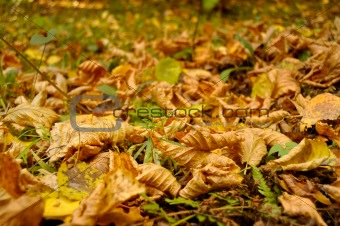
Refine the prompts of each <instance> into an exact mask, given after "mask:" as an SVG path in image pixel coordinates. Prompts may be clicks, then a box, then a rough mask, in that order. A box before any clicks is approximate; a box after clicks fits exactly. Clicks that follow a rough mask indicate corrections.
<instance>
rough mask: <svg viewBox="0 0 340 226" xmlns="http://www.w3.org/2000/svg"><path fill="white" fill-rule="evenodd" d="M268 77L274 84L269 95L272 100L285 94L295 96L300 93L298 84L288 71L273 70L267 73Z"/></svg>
mask: <svg viewBox="0 0 340 226" xmlns="http://www.w3.org/2000/svg"><path fill="white" fill-rule="evenodd" d="M268 76H269V77H270V79H271V81H272V82H273V83H274V89H273V92H272V95H271V96H272V97H273V98H278V97H280V96H282V95H285V94H286V95H288V94H295V95H296V94H298V93H300V92H301V88H300V84H299V83H298V81H296V80H295V79H294V78H293V76H292V72H291V71H290V70H286V69H273V70H271V71H270V72H268Z"/></svg>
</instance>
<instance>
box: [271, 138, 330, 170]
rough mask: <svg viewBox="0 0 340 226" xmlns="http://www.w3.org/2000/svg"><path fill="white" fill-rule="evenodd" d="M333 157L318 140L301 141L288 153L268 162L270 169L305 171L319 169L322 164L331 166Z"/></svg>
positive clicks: (323, 143) (324, 144)
mask: <svg viewBox="0 0 340 226" xmlns="http://www.w3.org/2000/svg"><path fill="white" fill-rule="evenodd" d="M332 159H335V155H334V154H333V153H332V152H331V151H330V150H329V149H328V147H327V145H326V143H325V142H323V141H320V140H309V139H306V138H305V139H303V140H302V141H301V142H300V144H299V145H298V146H296V147H294V148H293V149H292V150H290V152H289V153H288V154H287V155H285V156H283V157H281V158H279V159H276V160H272V161H269V162H268V163H267V166H268V167H270V168H277V167H282V168H283V169H284V170H294V171H306V170H311V169H315V168H317V167H319V166H320V165H321V164H322V163H326V161H328V162H329V163H328V164H332Z"/></svg>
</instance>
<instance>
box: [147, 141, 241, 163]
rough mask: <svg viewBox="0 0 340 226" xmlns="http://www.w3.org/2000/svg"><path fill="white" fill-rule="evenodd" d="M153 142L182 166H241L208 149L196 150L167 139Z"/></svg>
mask: <svg viewBox="0 0 340 226" xmlns="http://www.w3.org/2000/svg"><path fill="white" fill-rule="evenodd" d="M153 144H154V145H155V147H156V148H157V149H159V150H160V151H161V152H163V153H164V154H165V155H166V156H170V157H171V158H172V159H174V160H175V161H176V163H177V164H178V165H180V166H184V167H187V168H195V167H197V166H200V165H203V166H204V165H207V164H209V163H214V165H215V166H232V167H237V168H239V167H238V166H237V165H236V164H235V162H234V161H233V160H231V159H230V158H228V157H226V156H223V155H218V154H215V153H209V152H207V151H199V150H195V149H194V148H192V147H185V146H183V145H181V144H174V143H172V142H171V143H170V142H168V141H165V140H161V139H158V138H153Z"/></svg>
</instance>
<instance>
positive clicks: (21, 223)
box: [0, 187, 44, 226]
mask: <svg viewBox="0 0 340 226" xmlns="http://www.w3.org/2000/svg"><path fill="white" fill-rule="evenodd" d="M0 201H1V202H0V225H4V226H25V225H28V223H29V225H31V226H38V225H40V222H41V220H42V217H43V213H44V202H43V200H42V198H41V197H40V195H28V194H25V195H22V196H20V197H19V198H17V199H14V198H12V197H11V196H10V195H9V194H8V193H7V192H6V191H5V190H4V189H3V188H1V187H0ZM28 219H29V221H28Z"/></svg>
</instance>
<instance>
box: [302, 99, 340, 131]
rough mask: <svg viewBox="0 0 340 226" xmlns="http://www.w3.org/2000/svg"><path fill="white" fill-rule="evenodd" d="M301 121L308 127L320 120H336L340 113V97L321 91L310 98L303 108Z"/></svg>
mask: <svg viewBox="0 0 340 226" xmlns="http://www.w3.org/2000/svg"><path fill="white" fill-rule="evenodd" d="M300 114H302V116H303V117H302V119H301V122H302V123H304V124H306V125H307V127H310V126H312V125H314V124H315V123H317V122H318V121H320V120H336V119H338V117H339V115H340V97H337V96H335V95H332V94H330V93H323V94H320V95H317V96H316V97H314V98H313V99H311V100H310V101H309V103H308V105H307V106H306V108H305V109H304V110H303V112H300Z"/></svg>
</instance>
